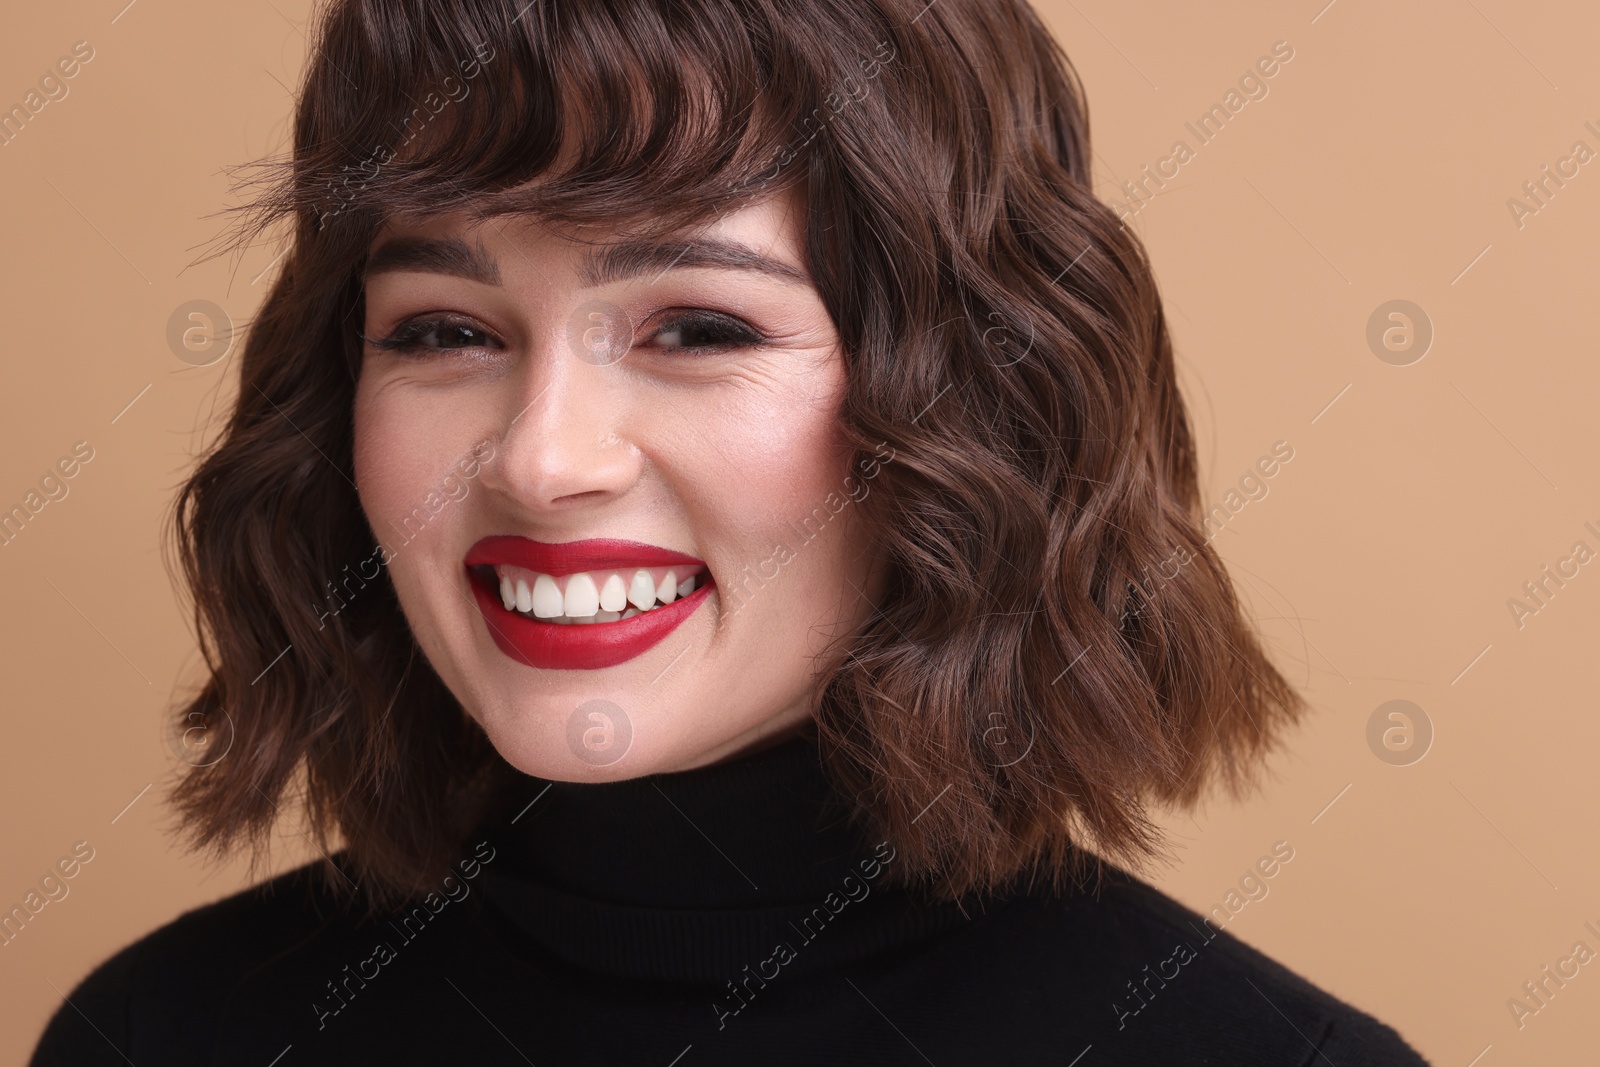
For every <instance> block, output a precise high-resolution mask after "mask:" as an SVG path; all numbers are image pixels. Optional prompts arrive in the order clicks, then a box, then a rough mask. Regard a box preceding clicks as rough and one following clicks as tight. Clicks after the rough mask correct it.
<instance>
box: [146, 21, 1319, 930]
mask: <svg viewBox="0 0 1600 1067" xmlns="http://www.w3.org/2000/svg"><path fill="white" fill-rule="evenodd" d="M263 166H264V168H265V169H263V170H261V171H258V172H257V175H256V178H255V179H254V183H253V184H249V185H247V188H248V190H249V191H250V192H252V193H253V195H252V196H251V197H250V199H249V202H248V204H247V207H246V209H245V214H244V215H243V216H242V217H241V220H240V225H239V226H238V227H236V228H235V229H234V230H233V231H232V233H233V240H234V242H236V243H234V244H233V245H232V246H231V247H233V248H234V249H235V250H237V249H239V248H242V247H243V246H244V244H245V243H246V242H248V241H251V240H254V239H255V238H257V237H259V236H260V235H262V234H264V233H267V232H268V231H269V230H271V229H272V228H273V227H275V226H277V225H280V224H281V225H283V226H286V227H288V228H289V229H290V230H292V232H291V234H290V237H289V247H288V250H287V253H286V255H285V256H284V260H283V267H282V270H281V273H280V274H279V275H278V276H277V278H276V280H275V282H274V284H273V286H272V288H271V291H270V293H269V295H268V296H267V298H266V300H265V302H264V304H263V305H262V307H261V309H260V311H259V314H258V316H257V318H256V319H255V321H254V322H253V324H252V326H251V328H250V330H249V332H248V335H247V338H246V340H245V343H244V345H243V349H242V357H241V360H240V375H241V378H240V383H241V384H240V389H239V393H238V401H237V404H236V406H235V407H234V408H233V410H232V412H231V416H230V418H229V419H228V422H227V425H226V427H225V429H224V430H223V432H222V433H221V435H220V437H219V439H218V440H217V441H216V443H215V444H214V445H213V446H212V447H211V448H210V449H209V451H208V453H207V454H206V456H205V457H204V459H203V461H202V462H201V463H200V464H199V465H198V468H197V469H196V470H195V472H194V474H193V476H192V477H191V478H190V479H189V481H188V482H187V484H186V485H185V486H184V487H183V490H182V493H181V495H180V497H179V498H178V501H177V504H176V508H175V513H174V520H175V527H176V530H177V533H178V545H179V556H180V560H181V567H182V570H183V575H184V578H185V579H186V581H187V585H188V587H189V589H190V591H191V593H192V595H193V597H194V602H195V614H196V620H197V624H198V629H199V634H200V642H201V647H202V651H203V653H204V656H205V659H206V662H207V665H208V667H209V675H208V677H207V679H206V680H205V682H204V685H203V688H201V689H200V691H199V692H198V694H197V695H196V696H195V698H194V699H193V701H192V702H190V703H187V704H185V705H184V706H183V707H181V708H180V709H179V719H180V724H181V725H182V726H183V727H185V728H187V729H189V730H190V731H191V732H192V731H193V730H195V729H197V728H202V729H208V730H209V729H213V728H214V729H216V730H218V731H226V732H227V736H226V738H225V740H226V741H227V742H228V743H229V745H230V748H229V749H228V752H227V754H226V756H225V757H224V758H222V759H220V760H216V761H215V762H213V763H211V764H210V765H208V766H197V767H195V768H194V769H192V770H191V771H189V772H188V773H187V774H186V775H185V776H184V777H183V778H182V779H181V780H180V782H179V783H178V785H177V787H176V789H175V793H174V799H175V802H176V804H177V806H178V810H179V812H180V814H181V816H182V817H183V819H184V821H185V825H186V827H187V828H188V831H189V833H190V835H191V837H192V840H193V841H194V842H195V843H196V844H197V845H199V846H202V847H209V848H213V849H217V850H226V849H227V848H229V847H230V846H232V845H233V844H234V843H236V842H239V841H249V842H253V843H255V844H258V845H259V844H260V843H262V842H263V841H264V840H265V839H266V837H267V835H268V834H269V832H270V829H271V827H272V825H273V823H274V820H275V818H276V817H277V814H278V811H279V806H280V803H282V802H283V801H284V800H285V799H286V798H287V797H289V796H290V795H292V794H294V793H296V792H297V791H301V792H300V796H299V799H300V800H302V801H303V802H304V804H305V810H306V811H307V812H308V818H309V822H310V827H311V829H312V831H313V836H314V837H315V838H316V839H317V841H318V842H319V844H321V845H323V846H324V847H329V846H331V845H332V844H333V843H334V842H335V841H341V840H342V842H343V844H344V846H345V848H346V849H347V852H346V859H347V866H349V867H353V868H354V869H353V870H352V871H350V872H348V873H350V874H351V875H353V877H354V879H355V880H357V881H359V883H360V884H361V885H362V886H363V888H364V889H365V890H366V892H367V894H368V896H369V898H370V899H372V900H374V901H376V900H392V899H394V898H397V897H399V896H403V895H405V894H407V893H410V892H413V891H415V890H417V889H420V888H421V887H423V886H426V885H427V884H429V882H430V880H432V879H434V878H435V877H437V875H438V874H439V873H440V872H442V870H443V868H444V867H445V866H446V865H448V864H449V863H450V862H451V860H452V859H453V858H454V856H455V853H456V850H457V849H458V848H459V847H460V846H461V842H462V840H463V836H464V835H465V834H466V833H467V832H468V831H469V829H470V828H471V826H472V825H473V824H474V823H475V822H476V820H478V819H479V818H480V817H482V816H483V814H484V813H485V811H486V810H487V805H489V804H490V803H491V802H492V798H493V796H494V795H495V793H494V790H495V783H496V781H497V780H499V779H497V776H498V775H501V774H502V773H503V770H504V768H505V766H506V765H505V764H504V762H503V761H501V760H500V759H499V757H498V756H497V755H496V753H495V752H494V751H493V749H492V747H491V746H490V745H489V743H488V741H487V739H486V737H485V735H484V734H483V732H482V730H481V729H479V728H478V726H477V725H476V724H475V723H474V722H473V721H472V720H471V719H470V718H469V717H468V716H466V715H465V714H464V713H463V711H462V709H461V707H460V706H459V704H458V703H457V702H456V700H455V699H454V697H453V696H452V695H451V694H450V692H449V691H448V690H447V689H446V688H445V686H444V685H443V684H442V683H441V682H440V680H439V679H438V677H437V676H436V675H435V673H434V672H433V671H432V670H431V669H430V667H429V665H428V663H427V662H426V660H425V659H424V658H423V657H422V655H421V654H420V653H419V650H418V648H417V645H416V643H415V641H414V640H413V638H412V635H411V634H410V632H409V630H408V629H407V627H406V624H405V621H404V616H403V615H402V613H401V612H400V610H399V609H398V604H397V602H396V600H395V594H394V591H393V587H392V586H391V585H390V584H389V582H388V580H387V577H386V576H376V577H374V578H373V579H372V581H370V582H365V581H363V583H362V584H361V586H360V589H359V595H356V592H357V591H356V590H355V589H354V587H352V586H351V585H350V577H349V576H350V574H351V573H352V572H351V569H350V568H351V567H352V565H354V564H356V563H357V562H358V561H363V560H367V559H369V558H370V557H371V556H372V546H373V543H374V540H375V538H374V535H373V531H372V529H371V528H370V527H369V525H368V523H367V520H366V518H365V516H364V515H363V513H362V510H361V507H360V505H359V503H358V500H357V497H356V493H355V489H354V486H353V484H352V483H351V481H350V478H349V477H348V475H347V473H346V472H347V471H349V470H350V469H351V443H352V442H351V406H352V398H353V394H354V387H355V383H356V377H357V374H358V368H359V356H360V348H359V341H358V337H357V329H358V328H359V325H360V323H361V321H362V287H361V277H362V270H363V264H364V257H365V255H366V252H367V249H368V247H369V244H370V242H371V240H372V238H373V236H374V234H375V233H376V232H377V229H378V227H379V226H380V225H381V224H382V223H383V221H384V220H385V219H386V218H388V217H390V216H391V215H394V214H397V213H414V214H427V213H429V212H438V211H444V210H462V209H464V210H466V211H468V212H469V213H470V214H471V215H472V216H474V217H482V218H495V217H504V216H507V215H512V214H517V213H522V212H533V213H536V214H537V215H539V216H540V217H541V218H542V219H543V220H545V221H547V222H548V223H549V224H551V225H571V226H575V227H583V226H586V225H590V224H603V225H607V226H611V227H613V228H616V227H629V228H631V230H633V231H638V232H648V233H651V234H660V235H665V234H669V233H674V232H679V231H681V229H682V228H684V227H688V226H692V225H694V224H696V223H704V222H707V221H710V220H711V219H713V218H715V217H717V216H719V215H722V214H725V213H727V212H729V211H731V210H733V209H734V208H735V207H737V206H739V205H740V204H742V203H745V202H748V201H749V200H750V198H752V197H757V196H763V195H767V194H772V193H777V192H779V191H784V190H796V189H797V190H802V191H803V193H804V197H805V200H804V202H805V204H806V234H807V237H806V241H807V253H808V258H809V260H810V263H811V264H812V267H813V274H814V277H815V281H816V285H817V287H818V290H819V291H820V293H821V296H822V299H823V301H824V303H825V305H826V307H827V308H828V310H829V312H830V313H831V315H832V318H833V321H834V323H835V324H836V326H837V328H838V331H839V335H840V337H841V339H842V342H843V346H844V351H845V353H846V362H847V366H848V393H847V397H846V399H845V403H844V407H843V411H842V416H841V417H842V420H843V423H844V426H845V428H846V431H847V432H848V433H849V434H851V435H852V439H853V441H854V442H855V444H856V446H857V447H858V448H859V449H860V452H861V455H862V456H867V455H869V454H872V455H876V456H880V457H881V456H882V455H884V452H883V451H882V448H883V446H884V445H887V446H888V447H889V448H892V449H893V459H892V461H891V462H888V463H886V464H884V465H883V467H882V469H881V472H880V473H879V475H878V477H877V484H876V486H875V488H876V490H877V491H876V492H874V493H872V494H871V495H870V497H869V498H867V499H866V500H865V502H864V504H863V507H864V514H865V515H866V516H867V518H868V521H869V522H870V523H871V525H872V528H873V530H874V531H875V534H876V536H877V538H878V539H879V543H880V544H881V545H882V546H883V552H884V555H885V557H886V559H887V560H888V561H889V581H888V585H887V592H886V594H885V596H884V597H883V598H882V600H881V603H879V604H878V605H877V609H876V611H875V613H874V614H873V615H872V617H871V618H870V619H869V620H868V621H867V623H866V624H865V625H864V627H863V628H861V629H860V630H859V631H858V632H856V633H854V634H852V635H851V636H850V638H849V640H848V642H847V643H846V644H845V645H844V646H842V647H840V648H838V649H837V650H836V652H837V655H836V656H835V659H834V662H835V663H836V669H834V670H833V671H832V673H831V675H829V680H828V682H827V684H826V687H825V689H824V691H823V693H822V694H821V703H820V709H819V711H818V713H817V717H816V720H817V721H816V727H817V730H818V733H819V737H820V740H821V743H822V748H823V753H824V758H825V761H826V764H827V766H828V768H829V770H830V773H831V774H832V775H833V777H834V780H835V782H836V784H837V785H838V786H839V788H840V791H841V794H842V795H844V796H846V797H850V798H852V799H853V802H854V805H855V808H856V810H857V812H858V814H859V815H860V817H861V818H863V819H865V820H866V821H867V822H869V823H870V824H871V825H872V826H873V828H874V829H875V830H876V831H877V832H879V833H882V834H885V835H887V836H888V837H889V838H891V839H892V840H893V841H894V842H895V845H896V847H897V849H898V854H899V856H901V857H903V858H904V862H903V863H897V864H896V869H897V871H901V872H904V876H905V877H908V878H914V879H916V880H918V881H920V882H921V883H922V884H924V885H925V886H931V887H933V889H934V890H935V891H936V892H937V893H938V894H942V895H945V896H956V895H959V894H962V893H964V892H967V891H970V890H975V889H985V888H993V887H996V886H999V885H1001V884H1002V883H1005V882H1006V881H1007V880H1009V879H1011V878H1012V877H1014V876H1017V875H1019V874H1021V873H1023V872H1025V871H1028V872H1033V873H1034V874H1038V873H1040V872H1043V873H1044V874H1045V875H1046V876H1048V877H1050V878H1051V879H1052V880H1059V877H1060V876H1061V875H1063V873H1064V872H1067V871H1068V870H1069V869H1071V868H1073V867H1074V866H1075V865H1076V861H1077V858H1078V857H1080V856H1081V855H1083V852H1082V851H1080V849H1079V848H1075V847H1073V846H1083V847H1084V848H1087V849H1092V850H1094V851H1095V852H1098V853H1099V854H1102V855H1104V856H1107V857H1110V858H1113V859H1120V860H1124V861H1128V862H1131V863H1134V864H1137V863H1139V862H1140V861H1142V860H1143V859H1145V858H1147V857H1149V856H1150V855H1152V854H1153V853H1155V852H1157V851H1159V849H1160V845H1161V838H1160V835H1159V833H1158V832H1157V829H1156V827H1155V825H1154V823H1153V822H1152V821H1151V819H1150V817H1149V815H1148V813H1147V809H1148V807H1149V805H1151V804H1152V803H1158V802H1177V803H1191V802H1193V801H1194V800H1195V799H1196V798H1197V797H1198V796H1199V795H1200V793H1201V791H1202V789H1203V788H1204V787H1205V786H1206V784H1207V783H1208V782H1210V781H1212V780H1214V779H1218V780H1221V781H1223V782H1225V783H1226V784H1228V785H1230V786H1232V787H1234V788H1235V789H1237V788H1240V787H1242V786H1244V785H1247V784H1248V783H1249V781H1250V780H1251V778H1252V771H1253V769H1254V768H1256V767H1258V766H1259V764H1260V762H1261V760H1260V757H1261V756H1262V755H1263V754H1264V752H1265V751H1266V750H1267V749H1268V748H1269V747H1270V746H1271V745H1272V743H1273V742H1274V740H1275V739H1276V737H1277V736H1278V735H1279V733H1280V732H1281V730H1282V729H1283V727H1284V726H1285V725H1286V724H1287V723H1288V722H1290V721H1291V720H1293V719H1294V718H1295V717H1296V716H1297V715H1298V714H1299V713H1300V712H1301V710H1302V707H1303V705H1302V701H1301V699H1300V698H1299V696H1298V695H1297V694H1296V693H1295V692H1294V690H1293V689H1292V688H1291V687H1290V686H1289V684H1288V683H1287V681H1286V680H1285V679H1284V678H1283V677H1282V676H1281V675H1280V674H1279V673H1278V672H1277V671H1276V670H1275V669H1274V667H1273V666H1272V665H1271V663H1270V662H1269V661H1268V659H1267V657H1266V656H1265V654H1264V652H1263V650H1262V648H1261V646H1260V644H1259V643H1258V640H1257V638H1256V636H1255V635H1254V634H1253V632H1252V630H1251V629H1250V627H1249V626H1248V625H1247V622H1246V620H1245V618H1244V617H1243V613H1242V611H1241V607H1240V605H1239V603H1238V602H1237V600H1236V597H1235V594H1234V591H1233V588H1232V586H1231V583H1230V580H1229V577H1228V575H1227V573H1226V571H1225V570H1224V568H1223V566H1222V565H1221V563H1220V561H1219V560H1218V558H1217V556H1216V554H1215V553H1214V552H1213V551H1212V550H1211V548H1210V547H1209V545H1208V543H1207V539H1206V537H1205V535H1204V531H1203V528H1202V525H1201V522H1200V517H1199V501H1198V493H1197V476H1196V457H1195V449H1194V444H1193V438H1192V435H1191V431H1190V428H1189V424H1188V419H1187V415H1186V413H1185V409H1184V406H1183V402H1182V399H1181V398H1180V396H1179V393H1178V389H1177V384H1176V381H1175V375H1174V368H1173V360H1172V353H1171V347H1170V343H1169V340H1168V335H1167V330H1166V325H1165V321H1164V318H1163V315H1162V309H1161V303H1160V299H1159V296H1158V293H1157V290H1156V286H1155V283H1154V281H1153V278H1152V272H1151V269H1150V266H1149V263H1148V261H1147V259H1146V257H1145V254H1144V251H1143V249H1142V247H1141V245H1140V242H1139V241H1138V239H1137V238H1136V237H1135V236H1134V235H1133V234H1131V233H1130V232H1129V231H1128V230H1127V229H1126V228H1125V227H1124V226H1123V225H1121V223H1120V222H1119V221H1118V218H1117V216H1116V214H1115V213H1114V212H1113V211H1111V210H1110V209H1109V208H1107V207H1106V206H1105V205H1104V204H1102V203H1101V202H1100V201H1099V200H1097V199H1096V198H1095V196H1094V194H1093V192H1092V191H1091V179H1090V168H1089V127H1088V118H1087V114H1086V111H1085V104H1084V96H1083V92H1082V89H1081V87H1080V86H1079V84H1078V82H1077V79H1076V76H1075V74H1074V73H1073V71H1072V68H1071V66H1070V64H1069V62H1068V60H1067V58H1066V56H1065V55H1064V54H1063V53H1062V51H1061V50H1060V48H1059V46H1058V45H1057V44H1056V43H1055V41H1054V40H1053V39H1052V37H1051V36H1050V34H1049V33H1048V32H1047V31H1046V29H1045V28H1044V27H1043V25H1042V24H1041V23H1040V21H1039V19H1038V17H1037V15H1036V14H1035V13H1034V12H1033V11H1032V10H1031V9H1030V8H1029V7H1028V6H1027V4H1026V3H1025V2H1023V0H938V2H936V3H933V4H928V3H926V0H584V2H581V3H578V2H572V0H536V2H530V0H456V2H452V3H450V4H432V3H428V2H426V0H334V2H332V3H330V4H328V5H327V6H326V7H325V8H324V9H323V10H322V12H321V14H320V19H319V28H318V31H317V36H316V37H315V39H314V45H313V50H312V54H311V58H310V63H309V68H308V71H307V73H306V77H305V82H304V86H303V88H302V91H301V93H300V96H299V99H298V103H297V106H296V111H295V122H294V134H293V151H292V154H291V156H290V157H289V158H287V159H285V160H279V161H276V162H269V163H267V164H264V165H263ZM641 205H649V208H648V210H647V211H646V210H641ZM362 577H363V579H364V578H365V577H366V576H365V575H363V576H362ZM330 592H333V593H335V594H342V595H343V596H345V597H346V598H348V603H344V601H343V600H341V601H340V602H341V603H343V605H344V606H343V608H342V610H340V611H338V612H337V613H334V614H329V613H328V611H327V610H326V608H325V607H319V606H318V605H324V604H326V603H327V598H328V596H329V594H330ZM286 650H287V651H286ZM280 657H281V658H280ZM269 665H270V666H269ZM219 736H220V734H219ZM333 884H334V885H342V884H343V882H342V880H341V879H339V878H334V879H333Z"/></svg>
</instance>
